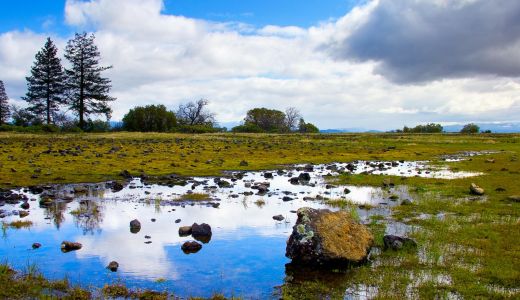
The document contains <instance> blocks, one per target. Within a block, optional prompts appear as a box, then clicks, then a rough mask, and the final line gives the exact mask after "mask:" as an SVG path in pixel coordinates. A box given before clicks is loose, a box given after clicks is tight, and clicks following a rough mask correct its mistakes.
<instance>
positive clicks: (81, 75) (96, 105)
mask: <svg viewBox="0 0 520 300" xmlns="http://www.w3.org/2000/svg"><path fill="white" fill-rule="evenodd" d="M94 38H95V37H94V34H91V35H89V36H87V33H82V34H78V33H76V35H75V37H74V39H72V40H70V41H69V42H68V44H67V48H66V49H65V58H67V60H69V62H70V64H71V68H70V69H65V74H66V75H67V92H68V94H69V107H70V109H71V110H73V111H74V112H76V114H77V115H78V118H79V127H80V128H82V129H83V128H85V117H87V116H88V115H90V114H105V115H106V117H107V119H108V118H110V114H111V113H112V109H111V108H110V106H109V105H108V102H110V101H114V100H115V98H113V97H110V96H109V95H108V93H109V92H110V88H111V87H112V86H111V85H110V80H109V79H108V78H103V77H101V72H103V71H105V70H108V69H110V68H112V67H111V66H110V67H100V66H99V59H100V53H99V51H98V48H97V46H96V45H95V44H94Z"/></svg>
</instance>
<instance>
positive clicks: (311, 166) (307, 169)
mask: <svg viewBox="0 0 520 300" xmlns="http://www.w3.org/2000/svg"><path fill="white" fill-rule="evenodd" d="M303 169H304V170H305V172H314V166H313V165H311V164H308V165H305V167H303Z"/></svg>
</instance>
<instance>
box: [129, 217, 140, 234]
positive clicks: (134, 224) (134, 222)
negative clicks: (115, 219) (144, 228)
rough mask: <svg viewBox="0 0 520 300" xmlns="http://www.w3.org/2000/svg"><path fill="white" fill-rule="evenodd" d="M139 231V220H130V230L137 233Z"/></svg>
mask: <svg viewBox="0 0 520 300" xmlns="http://www.w3.org/2000/svg"><path fill="white" fill-rule="evenodd" d="M139 231H141V222H139V220H137V219H134V220H132V221H130V232H131V233H138V232H139Z"/></svg>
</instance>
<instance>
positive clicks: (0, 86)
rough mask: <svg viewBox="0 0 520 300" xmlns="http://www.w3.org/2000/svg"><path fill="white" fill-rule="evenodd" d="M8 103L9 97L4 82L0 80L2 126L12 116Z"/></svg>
mask: <svg viewBox="0 0 520 300" xmlns="http://www.w3.org/2000/svg"><path fill="white" fill-rule="evenodd" d="M8 101H9V97H7V93H6V92H5V87H4V82H3V81H2V80H0V125H2V124H4V123H7V120H8V119H9V116H10V115H11V110H10V108H9V104H8Z"/></svg>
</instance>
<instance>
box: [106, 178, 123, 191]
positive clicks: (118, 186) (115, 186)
mask: <svg viewBox="0 0 520 300" xmlns="http://www.w3.org/2000/svg"><path fill="white" fill-rule="evenodd" d="M107 188H111V189H112V192H114V193H117V192H119V191H121V190H123V188H124V187H123V185H122V184H121V183H119V182H117V181H114V182H111V183H110V184H108V185H107Z"/></svg>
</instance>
